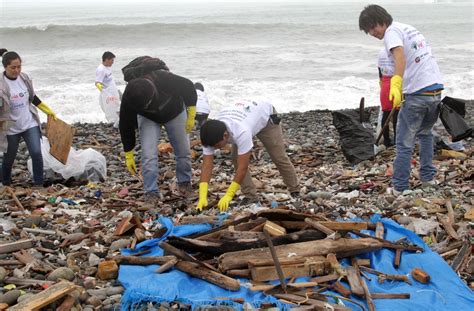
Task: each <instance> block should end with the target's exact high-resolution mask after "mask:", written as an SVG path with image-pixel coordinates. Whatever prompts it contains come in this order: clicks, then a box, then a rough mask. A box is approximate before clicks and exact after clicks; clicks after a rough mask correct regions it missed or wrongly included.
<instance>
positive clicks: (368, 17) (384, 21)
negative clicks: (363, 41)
mask: <svg viewBox="0 0 474 311" xmlns="http://www.w3.org/2000/svg"><path fill="white" fill-rule="evenodd" d="M392 22H393V18H392V16H391V15H390V14H388V12H387V11H386V10H385V9H384V8H382V7H381V6H380V5H376V4H371V5H368V6H366V7H365V8H364V10H362V12H360V15H359V29H360V30H363V31H364V32H365V33H368V32H369V30H370V29H372V28H374V27H376V26H377V25H381V26H383V25H386V26H390V25H391V24H392Z"/></svg>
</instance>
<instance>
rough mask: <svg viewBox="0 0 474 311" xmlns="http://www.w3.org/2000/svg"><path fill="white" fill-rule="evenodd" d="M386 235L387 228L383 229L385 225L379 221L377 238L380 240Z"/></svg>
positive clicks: (376, 228)
mask: <svg viewBox="0 0 474 311" xmlns="http://www.w3.org/2000/svg"><path fill="white" fill-rule="evenodd" d="M384 234H385V228H384V227H383V223H382V222H381V221H377V224H376V227H375V236H376V237H377V238H379V239H383V238H384Z"/></svg>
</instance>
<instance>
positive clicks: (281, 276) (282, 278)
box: [250, 222, 286, 293]
mask: <svg viewBox="0 0 474 311" xmlns="http://www.w3.org/2000/svg"><path fill="white" fill-rule="evenodd" d="M267 223H268V222H266V223H265V226H266V224H267ZM263 234H264V235H265V239H266V240H267V243H268V248H269V249H270V254H271V255H272V259H273V264H274V265H275V268H276V271H277V273H278V278H279V279H280V285H281V288H283V291H284V292H285V293H286V282H285V273H284V272H283V270H282V269H281V265H280V261H279V260H278V255H277V253H276V251H275V247H273V243H272V239H271V237H270V233H269V232H268V231H267V230H263ZM250 272H252V270H251V271H250Z"/></svg>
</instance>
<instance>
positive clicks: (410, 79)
mask: <svg viewBox="0 0 474 311" xmlns="http://www.w3.org/2000/svg"><path fill="white" fill-rule="evenodd" d="M384 44H385V48H386V49H387V53H389V52H390V50H391V49H392V48H395V47H397V46H402V47H403V51H404V54H405V59H406V68H405V74H404V75H403V93H406V94H413V93H415V92H417V91H419V90H421V89H423V88H425V87H427V86H430V85H433V84H437V83H439V84H442V83H443V80H442V77H441V73H440V71H439V67H438V64H437V63H436V60H435V58H434V57H433V54H432V53H431V47H430V46H429V44H428V42H427V41H426V39H425V37H424V36H423V35H422V34H421V33H420V32H419V31H418V30H416V29H415V28H414V27H412V26H410V25H406V24H402V23H397V22H393V23H392V24H391V25H390V26H389V27H388V28H387V30H386V31H385V36H384Z"/></svg>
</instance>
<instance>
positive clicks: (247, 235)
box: [219, 230, 265, 240]
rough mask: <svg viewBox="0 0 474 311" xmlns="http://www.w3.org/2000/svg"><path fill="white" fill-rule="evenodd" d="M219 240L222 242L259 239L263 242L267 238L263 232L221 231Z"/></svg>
mask: <svg viewBox="0 0 474 311" xmlns="http://www.w3.org/2000/svg"><path fill="white" fill-rule="evenodd" d="M219 239H221V240H240V239H243V240H250V239H257V240H259V239H260V240H262V239H265V236H264V235H263V233H262V232H252V231H227V230H225V231H221V232H220V233H219Z"/></svg>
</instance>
